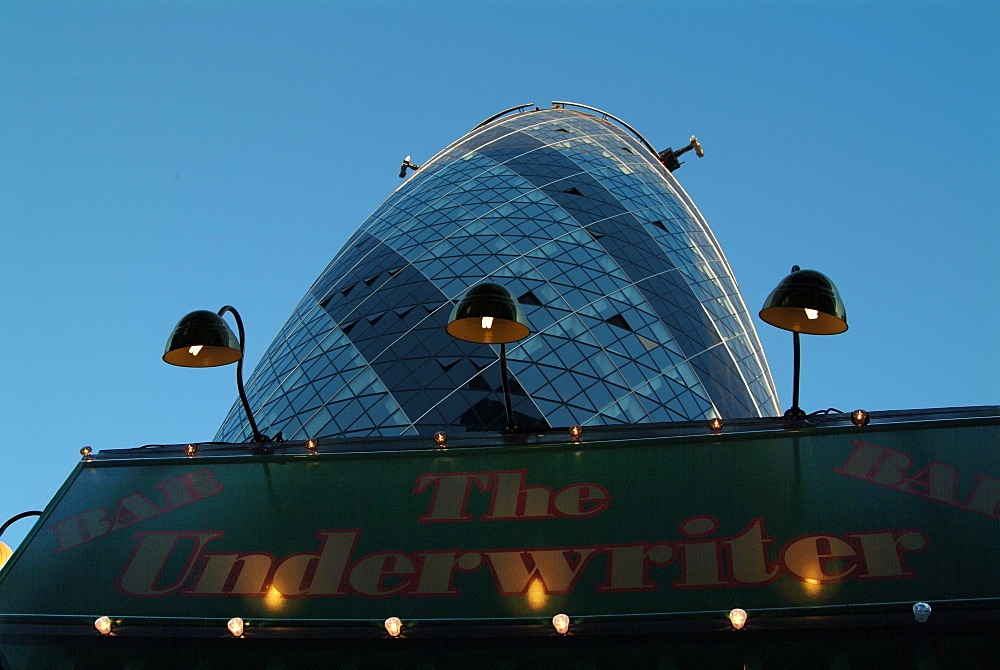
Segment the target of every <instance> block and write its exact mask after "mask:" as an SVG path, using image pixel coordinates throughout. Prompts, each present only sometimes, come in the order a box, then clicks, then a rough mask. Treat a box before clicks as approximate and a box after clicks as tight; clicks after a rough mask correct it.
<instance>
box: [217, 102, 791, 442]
mask: <svg viewBox="0 0 1000 670" xmlns="http://www.w3.org/2000/svg"><path fill="white" fill-rule="evenodd" d="M566 104H569V103H566ZM595 111H596V110H595ZM611 118H613V117H611ZM615 121H617V120H616V119H615V120H611V119H609V118H608V116H607V115H602V114H601V113H598V114H596V115H595V114H593V113H588V112H583V111H578V110H576V109H570V108H567V107H565V106H563V105H561V104H559V105H554V106H553V107H552V108H551V109H543V110H538V109H535V110H534V111H530V110H529V111H516V112H510V113H505V114H501V115H498V117H495V118H493V119H491V120H489V121H487V122H484V123H482V124H480V125H479V126H477V127H476V128H474V129H473V130H472V131H470V132H469V133H467V134H466V135H465V136H463V137H462V138H460V139H459V140H458V141H456V142H454V143H453V144H451V145H450V146H448V147H446V148H445V149H444V150H443V151H441V152H440V153H438V154H437V155H436V156H434V157H433V158H432V159H430V160H429V161H427V162H426V163H425V164H423V165H422V166H421V167H420V168H419V169H418V170H416V171H414V172H411V173H409V174H408V176H407V178H406V180H405V181H404V182H403V183H402V184H401V185H400V187H399V188H397V189H396V190H395V191H394V192H393V193H392V194H391V195H390V196H389V197H388V198H387V199H386V200H385V201H384V202H383V203H382V204H381V205H380V206H379V207H378V208H377V209H376V210H375V211H374V212H373V213H372V214H371V216H369V217H368V219H367V220H366V221H365V222H364V223H363V224H362V225H361V227H360V228H359V229H358V230H357V231H356V232H355V233H354V234H353V235H352V236H351V237H350V239H348V241H347V243H346V244H345V245H344V247H343V248H342V249H341V250H340V251H339V252H338V253H337V255H336V256H335V257H334V259H333V260H332V261H331V262H330V264H329V265H328V266H327V267H326V269H325V270H324V271H323V272H322V273H321V274H320V276H319V278H318V279H317V280H316V282H315V283H314V284H313V286H312V287H311V288H310V289H309V291H308V292H307V293H306V295H305V296H304V297H303V298H302V300H301V301H300V302H299V304H298V306H297V307H296V308H295V310H294V312H293V313H292V315H291V317H290V318H289V319H288V321H287V322H286V323H285V325H284V326H283V327H282V329H281V331H280V332H279V333H278V335H277V337H276V338H275V340H274V341H273V342H272V343H271V345H270V347H269V348H268V349H267V351H266V353H265V354H264V355H263V357H262V358H261V361H260V363H259V364H258V365H257V367H256V369H255V370H254V372H253V374H252V375H251V376H250V378H249V379H248V383H247V394H248V396H249V399H250V404H251V407H252V408H253V410H254V414H255V417H256V419H257V422H258V424H259V425H260V427H261V430H262V431H264V432H266V433H267V434H269V435H274V434H276V433H278V432H279V431H280V432H281V433H283V435H284V437H285V438H286V439H293V438H294V439H304V438H307V437H325V436H334V435H353V436H365V435H384V436H389V435H412V434H430V433H433V432H435V431H438V430H444V431H469V430H499V429H500V428H502V427H503V425H504V423H505V412H504V404H503V397H502V394H501V391H500V379H501V375H500V369H499V361H498V348H497V347H492V346H490V345H477V344H471V343H468V342H463V341H460V340H457V339H454V338H452V337H450V336H449V335H448V334H447V333H446V332H445V326H446V324H447V320H448V317H449V315H450V313H451V310H452V308H453V306H454V305H455V303H456V302H457V301H458V299H459V298H461V296H462V295H463V294H464V292H465V291H466V290H467V289H468V288H469V287H471V286H473V285H475V284H478V283H482V282H493V283H498V284H502V285H504V286H506V287H507V288H508V289H509V290H510V291H511V292H512V293H513V295H514V296H515V297H516V298H517V300H518V302H519V303H520V304H521V305H522V307H523V308H524V311H525V313H526V315H527V318H528V321H529V324H530V326H531V331H532V332H531V335H530V336H529V337H528V338H527V339H524V340H522V341H520V342H516V343H514V344H510V345H508V346H507V358H508V363H509V366H510V373H511V392H512V398H513V405H514V413H515V418H516V419H517V422H518V423H519V424H520V425H521V426H522V427H525V428H545V427H549V426H569V425H573V424H580V425H595V424H614V423H642V422H655V421H679V420H697V419H704V418H710V417H713V416H720V417H722V418H727V417H753V416H776V415H778V414H780V411H779V408H778V402H777V396H776V393H775V390H774V383H773V381H772V380H771V375H770V372H769V370H768V367H767V362H766V360H765V358H764V353H763V350H762V348H761V346H760V342H759V340H758V338H757V334H756V332H755V330H754V327H753V324H752V322H751V320H750V317H749V315H748V313H747V310H746V305H745V304H744V302H743V299H742V297H741V296H740V293H739V290H738V289H737V286H736V281H735V279H734V278H733V275H732V271H731V270H730V268H729V265H728V263H727V262H726V259H725V257H724V256H723V253H722V249H721V248H720V247H719V245H718V242H717V241H716V240H715V238H714V236H713V235H712V232H711V231H710V230H709V228H708V225H707V223H706V222H705V220H704V219H703V217H702V216H701V214H700V213H699V212H698V210H697V208H696V207H695V205H694V203H693V202H692V201H691V199H690V198H689V197H688V196H687V194H686V193H685V192H684V190H683V189H682V188H681V186H680V184H678V182H677V180H676V179H675V178H674V177H673V175H672V174H671V173H670V172H668V171H667V170H666V169H665V168H664V167H663V165H662V164H661V163H660V162H659V160H658V159H657V157H656V155H655V153H654V152H653V151H652V148H651V147H650V146H649V144H648V143H647V142H646V141H645V140H644V139H643V138H642V137H641V136H639V135H638V134H637V133H635V132H634V131H632V130H631V129H630V128H628V127H627V126H625V125H624V124H623V123H621V122H618V123H616V122H615ZM249 436H250V433H249V427H248V426H247V424H246V418H245V416H244V415H243V409H242V406H241V404H240V403H239V402H238V401H237V402H236V403H235V404H234V405H233V408H232V409H231V410H230V412H229V414H228V416H227V418H226V419H225V421H224V423H223V425H222V427H221V428H220V429H219V432H218V434H217V436H216V439H217V440H219V441H240V440H247V439H248V438H249Z"/></svg>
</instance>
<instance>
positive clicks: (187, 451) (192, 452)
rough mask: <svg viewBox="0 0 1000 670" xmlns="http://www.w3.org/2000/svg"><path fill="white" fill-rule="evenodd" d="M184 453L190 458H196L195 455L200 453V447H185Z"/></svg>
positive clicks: (190, 445)
mask: <svg viewBox="0 0 1000 670" xmlns="http://www.w3.org/2000/svg"><path fill="white" fill-rule="evenodd" d="M184 453H185V454H187V455H188V456H194V455H195V454H197V453H198V445H196V444H189V445H188V446H186V447H184Z"/></svg>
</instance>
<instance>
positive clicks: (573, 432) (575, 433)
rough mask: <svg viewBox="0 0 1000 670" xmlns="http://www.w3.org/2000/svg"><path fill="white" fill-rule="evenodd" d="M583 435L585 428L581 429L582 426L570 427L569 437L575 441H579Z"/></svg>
mask: <svg viewBox="0 0 1000 670" xmlns="http://www.w3.org/2000/svg"><path fill="white" fill-rule="evenodd" d="M581 435H583V428H581V427H580V426H570V427H569V436H570V437H572V438H573V439H574V440H579V439H580V436H581Z"/></svg>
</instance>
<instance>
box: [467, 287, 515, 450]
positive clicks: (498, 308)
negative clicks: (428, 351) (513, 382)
mask: <svg viewBox="0 0 1000 670" xmlns="http://www.w3.org/2000/svg"><path fill="white" fill-rule="evenodd" d="M447 330H448V334H449V335H451V336H452V337H455V338H457V339H459V340H464V341H465V342H475V343H476V344H499V345H500V374H501V382H502V384H503V399H504V405H505V407H506V409H507V427H506V428H505V429H504V432H505V433H514V432H517V431H518V426H517V424H516V423H515V422H514V408H513V406H512V405H511V401H510V382H509V380H508V372H507V344H508V343H510V342H518V341H520V340H523V339H524V338H526V337H527V336H528V335H530V334H531V330H530V329H529V328H528V320H527V319H526V318H525V317H524V310H522V309H521V305H520V304H518V302H517V301H516V300H515V299H514V296H513V295H511V293H510V291H508V290H507V289H506V288H504V287H503V286H500V285H499V284H479V285H477V286H473V287H472V288H470V289H469V290H468V291H466V292H465V296H464V297H463V298H462V299H461V300H460V301H459V303H458V304H457V305H455V309H453V310H452V312H451V316H450V317H449V318H448V328H447Z"/></svg>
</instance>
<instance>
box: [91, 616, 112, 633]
mask: <svg viewBox="0 0 1000 670" xmlns="http://www.w3.org/2000/svg"><path fill="white" fill-rule="evenodd" d="M94 628H96V629H97V632H99V633H100V634H101V635H110V634H111V619H110V618H108V617H106V616H102V617H98V619H97V620H96V621H95V622H94Z"/></svg>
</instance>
